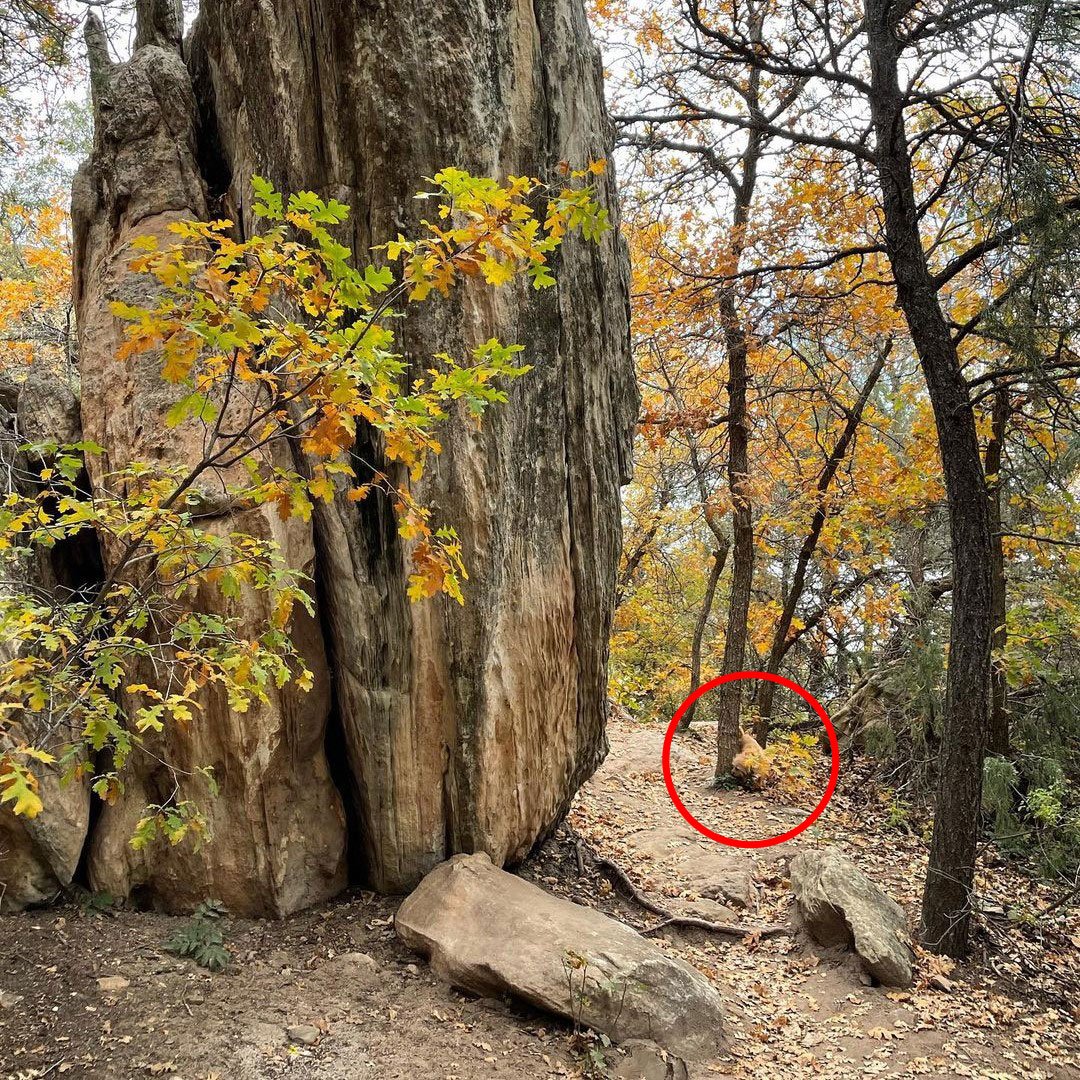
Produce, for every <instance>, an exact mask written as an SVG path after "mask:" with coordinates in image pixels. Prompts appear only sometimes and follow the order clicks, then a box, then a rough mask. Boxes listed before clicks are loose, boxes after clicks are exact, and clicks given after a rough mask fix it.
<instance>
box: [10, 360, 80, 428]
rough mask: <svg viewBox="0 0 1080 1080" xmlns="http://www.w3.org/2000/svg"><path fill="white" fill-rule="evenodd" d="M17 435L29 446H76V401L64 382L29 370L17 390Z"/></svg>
mask: <svg viewBox="0 0 1080 1080" xmlns="http://www.w3.org/2000/svg"><path fill="white" fill-rule="evenodd" d="M16 415H17V417H18V421H19V434H20V435H21V436H22V438H23V440H24V441H25V442H28V443H38V442H47V441H52V442H57V443H74V442H78V441H79V438H80V433H81V430H82V423H81V420H80V417H79V399H78V397H77V396H76V394H75V391H74V390H73V389H72V388H71V386H70V385H69V384H68V382H67V380H66V379H63V378H61V377H60V376H59V375H57V374H56V373H54V372H47V371H41V370H36V369H31V370H30V371H29V372H28V373H27V376H26V380H25V381H24V382H23V384H22V386H20V387H19V403H18V412H17V414H16Z"/></svg>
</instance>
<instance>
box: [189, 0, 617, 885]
mask: <svg viewBox="0 0 1080 1080" xmlns="http://www.w3.org/2000/svg"><path fill="white" fill-rule="evenodd" d="M190 64H191V66H192V69H193V71H194V72H195V74H196V87H197V90H198V96H199V103H200V108H201V116H202V122H203V124H204V129H203V146H204V147H205V148H207V152H208V153H209V152H210V151H211V149H212V151H213V153H214V154H215V155H216V157H217V162H218V168H217V172H216V173H215V175H214V178H213V179H214V182H215V183H216V184H217V191H216V194H218V196H219V197H220V198H221V199H222V202H223V205H224V206H225V207H226V208H227V210H228V213H229V215H230V216H234V217H236V218H237V219H239V220H240V221H241V222H242V224H243V227H244V228H245V229H251V228H254V227H255V222H254V221H253V219H252V217H251V210H250V200H249V197H248V185H249V183H250V178H251V175H252V174H253V173H255V172H259V173H261V174H264V175H268V176H269V177H270V179H272V180H273V181H275V183H276V184H277V185H278V186H279V187H281V188H283V189H286V190H297V189H306V188H312V189H314V190H316V191H318V192H320V193H321V194H324V195H327V196H334V197H336V198H338V199H341V200H343V201H344V202H347V203H348V204H349V205H350V206H351V207H352V208H353V216H352V219H351V221H352V235H351V237H350V242H351V246H352V248H353V250H354V252H355V253H356V257H357V258H358V259H366V258H368V257H369V249H370V247H371V246H372V245H373V244H378V243H382V242H384V241H385V240H386V239H387V238H388V237H392V236H394V235H396V234H397V233H398V232H403V233H405V234H406V235H407V234H409V233H410V232H413V231H414V230H415V229H416V228H417V226H418V219H419V218H420V217H421V216H422V212H423V204H422V203H417V201H416V200H415V199H414V198H413V195H414V193H415V192H416V191H417V189H418V188H420V187H423V185H424V180H423V178H424V177H426V176H431V175H433V173H434V172H435V171H436V170H438V169H439V168H441V167H443V166H445V165H448V164H453V165H456V166H460V167H464V168H467V169H470V170H472V171H473V172H475V173H478V174H483V175H492V176H500V177H501V176H506V175H508V174H522V173H524V174H533V175H540V176H545V177H549V176H551V175H552V174H553V172H554V170H555V167H556V165H557V164H558V163H559V162H560V161H564V160H565V161H570V162H574V163H581V164H583V163H585V162H587V161H589V160H590V159H594V158H599V157H605V156H606V155H607V153H608V152H609V150H610V146H611V133H610V130H609V126H608V122H607V119H606V117H605V114H604V111H603V102H602V86H601V74H600V66H599V57H598V55H597V52H596V50H595V48H594V47H593V45H592V43H591V41H590V39H589V31H588V28H587V25H586V22H585V17H584V12H583V8H582V4H581V0H545V2H544V3H532V2H531V0H513V2H510V3H507V2H506V0H446V2H443V3H439V4H437V5H432V4H430V3H426V2H421V0H394V2H389V0H335V2H331V3H330V4H329V5H324V6H323V7H322V8H319V9H315V8H312V7H311V6H310V5H309V4H307V3H297V2H295V0H284V2H283V3H280V4H277V5H274V6H267V5H258V4H255V3H253V2H251V0H209V2H207V3H205V4H204V5H203V6H202V9H201V14H200V17H199V21H198V22H197V24H196V26H195V28H194V31H193V34H192V40H191V47H190ZM603 185H604V191H603V197H604V200H605V202H606V203H607V205H608V206H610V207H612V208H614V204H615V196H614V189H613V185H612V182H611V180H610V178H605V180H604V182H603ZM556 273H557V276H558V280H559V284H558V288H557V289H552V290H550V291H548V292H546V293H536V292H535V291H533V290H531V289H530V288H529V287H528V285H527V284H526V283H522V284H520V285H511V286H507V287H505V288H503V289H500V290H493V289H491V288H490V287H489V286H487V285H485V284H483V283H482V282H481V283H477V284H475V285H473V284H469V285H468V286H466V287H464V288H462V289H461V291H460V292H458V293H457V294H456V295H455V296H454V297H453V298H452V300H451V301H449V302H447V303H433V304H426V305H421V306H418V307H415V308H413V309H411V310H410V312H409V314H408V317H407V319H406V320H405V325H404V327H403V331H402V341H401V344H402V346H403V348H404V351H405V353H406V354H407V356H408V357H409V358H410V359H411V360H412V361H413V363H414V364H415V365H416V369H417V370H423V369H424V368H426V367H427V366H428V361H429V359H430V356H431V354H432V353H433V352H435V351H440V350H442V351H446V352H449V353H450V354H452V355H456V356H462V355H466V354H467V352H468V350H469V349H470V348H471V347H472V346H474V345H476V344H478V343H479V342H482V341H485V340H487V339H488V338H489V337H491V336H492V335H497V336H499V337H500V339H501V340H503V341H507V342H511V341H513V342H520V343H522V344H524V345H525V347H526V352H525V354H524V360H525V362H527V363H530V364H532V365H533V371H532V372H530V374H529V375H528V376H527V377H526V378H524V379H522V380H519V381H518V382H517V383H515V385H514V386H513V388H512V390H511V398H510V401H509V403H508V404H507V405H506V406H504V407H501V408H500V409H498V410H497V411H496V412H495V413H493V414H492V415H491V417H490V419H489V420H487V421H485V424H484V426H483V428H482V429H481V430H476V429H475V427H474V426H472V425H471V424H469V423H467V422H460V423H455V424H454V425H453V427H452V428H451V430H449V431H448V432H446V433H445V437H444V438H443V439H442V442H443V444H444V452H443V454H442V455H441V457H440V458H439V460H438V461H437V462H436V463H435V464H434V466H433V467H432V468H431V469H430V470H429V472H428V474H427V476H426V477H425V479H424V480H423V481H422V482H421V483H420V484H419V485H418V486H417V488H416V494H417V496H418V497H419V498H420V499H421V500H422V501H426V502H428V503H429V504H431V505H434V506H437V507H438V509H439V514H440V519H441V520H445V521H448V522H451V523H453V524H454V525H455V527H456V528H457V530H458V532H459V534H460V535H461V538H462V541H463V544H464V551H465V555H466V559H467V562H468V566H469V574H470V580H469V583H468V589H467V602H466V604H465V605H464V607H458V606H457V605H456V604H454V603H452V602H448V601H445V600H436V601H433V602H430V603H426V604H420V605H411V604H410V603H409V602H408V601H407V599H406V598H405V585H404V582H405V577H406V575H407V572H408V567H407V565H406V560H405V555H404V552H403V551H402V548H401V545H400V543H399V541H398V538H397V536H396V534H395V529H394V524H393V521H392V515H391V514H390V512H389V509H388V507H387V506H386V505H385V504H384V503H381V502H380V501H378V500H377V499H374V498H373V499H371V500H368V501H365V502H364V503H361V504H358V505H354V504H348V503H341V502H339V503H337V504H335V505H333V506H331V507H329V508H319V509H318V511H317V512H318V530H317V541H318V549H319V560H320V571H319V577H320V583H321V589H322V596H323V600H324V619H325V627H326V636H327V644H328V647H329V650H330V655H331V658H332V663H333V665H334V667H335V676H336V683H335V686H336V690H337V706H338V711H339V714H340V719H341V726H342V732H343V736H344V745H345V748H346V752H347V754H348V761H349V767H350V770H349V771H350V773H351V775H352V777H353V778H355V779H354V782H353V783H352V784H351V791H350V797H351V801H352V803H353V808H354V811H355V815H354V816H355V819H356V820H357V821H358V822H359V823H360V829H359V833H360V835H359V836H358V840H359V844H358V846H359V848H360V854H361V857H362V863H363V866H364V868H365V873H366V874H367V875H369V876H370V878H371V880H372V881H373V882H374V884H375V885H376V886H377V887H378V888H380V889H383V890H386V891H404V890H407V889H408V888H410V887H412V886H413V885H415V884H416V882H417V881H418V880H419V879H420V877H421V876H422V875H423V874H424V873H425V872H426V871H427V870H429V869H430V868H431V867H432V866H434V865H435V864H436V863H438V862H439V861H440V860H442V859H444V858H446V857H447V856H448V855H450V854H452V853H453V852H455V851H476V850H483V851H487V852H488V853H489V854H490V855H491V856H492V858H493V859H495V860H496V862H500V863H501V862H504V861H507V862H513V861H515V860H517V859H519V858H521V857H522V856H523V855H524V854H525V853H526V852H527V851H528V849H529V848H530V847H531V846H532V844H533V843H534V842H535V841H536V839H537V837H538V836H540V835H542V834H543V833H544V832H545V831H546V830H548V829H549V828H550V827H551V826H552V824H553V823H554V822H555V821H556V820H557V819H558V818H559V817H560V816H561V814H562V813H563V812H564V811H565V809H566V806H567V804H568V801H569V799H570V798H571V796H572V794H573V793H574V791H576V789H577V788H578V786H579V785H580V784H581V783H582V781H583V780H584V779H585V778H586V777H588V776H589V775H590V774H591V773H592V771H593V769H594V768H595V767H596V765H597V764H598V763H599V761H600V759H601V757H602V755H603V753H604V750H605V744H604V735H603V729H604V710H605V696H606V686H605V669H606V659H607V640H608V632H609V623H610V617H611V611H612V606H613V582H614V573H615V566H616V561H617V557H618V551H619V545H620V529H619V508H618V489H619V484H620V481H622V480H625V479H627V477H628V469H629V443H630V436H629V429H630V425H631V423H632V422H633V418H634V415H635V412H636V394H635V391H634V389H633V381H632V372H631V368H630V364H629V354H628V348H627V291H626V280H625V260H624V257H623V252H622V249H621V242H620V240H619V238H618V235H617V234H611V235H609V236H608V237H607V238H606V239H605V240H604V242H603V243H602V244H600V245H592V244H588V243H585V242H584V241H581V240H580V239H573V240H572V241H571V242H570V243H568V244H567V245H566V247H565V249H564V250H563V251H562V252H561V254H560V258H559V261H558V264H557V266H556ZM359 450H360V451H361V452H362V455H363V456H364V457H365V458H366V459H368V460H371V461H373V462H374V463H375V464H376V465H377V466H381V465H382V464H383V463H382V461H381V453H380V448H379V446H378V443H377V440H370V439H368V440H362V441H361V446H360V447H359Z"/></svg>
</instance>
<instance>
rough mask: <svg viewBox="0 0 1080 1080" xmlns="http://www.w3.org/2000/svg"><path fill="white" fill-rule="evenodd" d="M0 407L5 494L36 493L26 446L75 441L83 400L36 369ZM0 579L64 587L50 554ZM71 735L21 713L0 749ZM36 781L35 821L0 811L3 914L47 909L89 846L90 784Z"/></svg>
mask: <svg viewBox="0 0 1080 1080" xmlns="http://www.w3.org/2000/svg"><path fill="white" fill-rule="evenodd" d="M2 401H3V404H0V493H5V494H6V492H7V491H9V490H14V489H16V488H19V489H23V490H25V489H27V488H30V489H32V487H33V477H32V466H31V463H30V462H29V461H28V460H27V457H26V455H25V454H23V453H21V452H20V451H19V449H18V448H19V446H20V445H21V444H23V443H25V442H29V441H44V440H55V441H56V442H71V441H77V440H78V438H79V428H78V400H77V398H76V397H75V395H74V392H73V391H72V390H71V388H70V387H69V386H68V385H67V384H66V382H65V381H64V380H63V379H61V378H60V377H59V376H57V375H53V374H48V373H45V372H40V371H37V370H35V369H31V370H30V371H29V372H28V373H27V377H26V379H25V380H24V381H23V382H22V383H19V384H14V383H13V384H11V391H10V393H8V394H5V395H3V398H2ZM5 406H7V407H5ZM72 406H74V408H73V407H72ZM9 409H10V411H9ZM28 428H29V429H31V430H28ZM75 552H76V549H75V545H72V544H69V545H68V554H69V555H70V556H71V561H72V562H74V561H76V554H75ZM0 576H2V577H3V578H5V579H8V578H11V579H12V580H15V579H17V578H19V579H22V580H24V581H27V582H29V583H32V584H33V585H34V586H35V587H37V588H40V589H43V590H45V591H46V592H49V593H53V594H54V595H55V593H56V590H57V589H58V588H63V587H65V585H64V584H63V583H61V582H58V581H57V580H56V575H55V573H54V569H53V560H52V558H51V557H49V556H43V557H41V558H37V559H33V558H19V559H14V558H12V557H10V556H8V557H5V560H4V562H3V565H2V567H0ZM0 587H4V586H0ZM14 655H15V654H14V653H13V651H12V647H11V645H10V644H9V643H8V642H0V661H6V660H9V659H12V658H13V657H14ZM73 734H74V733H73V732H72V731H71V729H70V726H69V725H67V724H62V723H58V722H50V718H49V717H47V716H45V715H39V714H34V713H21V714H18V715H15V716H9V717H7V718H6V722H5V723H4V724H3V725H2V726H0V749H2V748H4V747H5V746H6V747H14V746H18V745H20V744H22V743H29V744H31V745H36V746H43V747H45V748H47V749H49V750H51V751H52V752H53V754H54V755H58V754H59V752H60V751H61V750H62V749H63V747H64V746H65V745H66V744H67V743H68V742H69V741H70V740H71V739H72V737H73ZM34 775H35V776H36V777H37V779H38V782H39V784H40V792H39V793H40V795H41V798H42V801H43V803H44V809H43V810H42V811H41V813H40V814H38V815H37V817H34V818H27V817H15V815H14V814H13V813H12V812H11V810H10V806H5V807H3V808H0V912H7V911H19V910H21V909H22V908H24V907H26V906H27V905H29V904H39V903H43V902H45V901H47V900H50V899H52V898H53V897H55V896H56V895H57V894H58V893H60V892H61V890H62V889H63V888H64V887H65V886H67V885H70V884H71V880H72V877H73V876H74V874H75V870H76V868H77V867H78V865H79V858H80V856H81V854H82V849H83V844H84V843H85V840H86V833H87V826H88V823H89V817H90V798H89V791H88V789H87V786H86V784H84V783H71V784H61V783H60V779H61V770H60V768H59V767H58V766H56V765H46V764H41V763H36V764H35V765H34Z"/></svg>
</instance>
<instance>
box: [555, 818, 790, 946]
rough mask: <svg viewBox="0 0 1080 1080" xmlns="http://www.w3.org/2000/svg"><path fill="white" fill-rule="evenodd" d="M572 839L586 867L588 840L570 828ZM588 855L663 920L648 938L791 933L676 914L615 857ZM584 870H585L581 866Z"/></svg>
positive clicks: (760, 936)
mask: <svg viewBox="0 0 1080 1080" xmlns="http://www.w3.org/2000/svg"><path fill="white" fill-rule="evenodd" d="M569 833H570V839H571V841H572V842H573V845H574V852H575V855H576V857H577V860H578V866H579V868H583V867H584V857H583V854H582V853H583V851H584V850H586V845H585V842H584V841H583V840H582V839H581V837H580V836H578V835H577V833H575V832H574V831H573V830H572V829H570V830H569ZM589 854H590V855H591V856H592V858H593V862H594V864H595V866H596V868H597V869H598V870H599V871H600V872H601V873H603V874H606V875H607V876H608V877H609V878H610V879H611V880H612V881H613V882H615V883H616V884H618V885H619V886H621V887H622V889H623V891H624V892H625V893H626V894H627V895H628V896H629V897H630V899H631V900H633V901H634V903H636V904H637V905H639V906H640V907H643V908H644V909H645V910H646V911H648V912H651V913H652V914H653V915H659V916H660V918H661V920H662V922H658V923H656V925H655V926H649V927H646V928H645V929H644V930H642V931H640V933H641V934H642V935H643V936H645V937H648V936H649V935H650V934H658V933H659V932H660V931H661V930H667V929H679V928H683V929H692V930H706V931H708V932H709V933H713V934H720V935H723V936H724V937H737V938H747V937H751V938H756V939H759V940H760V939H763V938H770V937H782V936H785V935H788V934H790V933H791V928H790V927H787V926H750V925H747V926H739V925H736V924H734V923H716V922H710V921H709V920H708V919H698V918H695V917H693V916H690V915H676V914H674V913H673V912H671V911H668V909H667V908H665V907H662V906H661V905H660V904H657V903H656V902H655V901H653V900H650V899H649V897H648V896H646V895H645V894H644V893H643V892H642V891H641V890H640V889H639V888H638V887H637V886H636V885H635V884H634V883H633V882H632V881H631V880H630V878H629V877H628V876H627V873H626V871H625V870H623V868H622V867H621V866H619V864H618V863H617V862H614V861H613V860H612V859H606V858H601V857H600V856H598V855H597V854H596V853H595V852H592V851H590V852H589ZM582 872H584V871H583V869H582Z"/></svg>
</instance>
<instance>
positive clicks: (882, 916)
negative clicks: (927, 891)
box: [791, 847, 912, 986]
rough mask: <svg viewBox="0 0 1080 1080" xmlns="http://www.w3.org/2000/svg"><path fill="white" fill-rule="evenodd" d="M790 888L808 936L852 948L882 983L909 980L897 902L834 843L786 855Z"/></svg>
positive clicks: (901, 914)
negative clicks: (794, 854) (788, 856)
mask: <svg viewBox="0 0 1080 1080" xmlns="http://www.w3.org/2000/svg"><path fill="white" fill-rule="evenodd" d="M791 889H792V892H793V893H794V894H795V902H796V904H797V906H798V912H799V916H800V917H801V919H802V921H803V923H804V924H805V926H806V928H807V930H809V932H810V934H811V936H812V937H813V938H814V940H815V941H817V942H818V944H820V945H824V946H826V947H827V948H832V947H835V946H841V947H843V948H847V949H854V951H855V952H856V953H857V954H858V956H859V959H860V960H861V961H862V963H863V966H864V967H865V968H866V970H867V972H868V973H869V974H870V975H871V976H872V977H873V978H874V979H876V980H877V981H878V982H879V983H881V984H882V985H883V986H910V985H911V977H912V970H911V958H912V951H911V946H910V944H909V940H908V934H907V925H906V921H905V919H904V911H903V908H901V907H900V905H899V904H897V903H896V901H895V900H892V899H891V898H890V897H888V896H886V895H885V894H884V893H883V892H882V891H881V890H880V889H879V888H878V887H877V886H876V885H875V884H874V883H873V882H872V881H871V880H870V879H869V878H868V877H867V876H866V875H865V874H864V873H863V872H862V871H861V870H860V869H859V868H858V867H857V866H856V865H855V864H854V863H853V862H852V861H851V860H850V859H849V858H847V857H846V856H845V855H843V854H842V853H841V852H840V851H839V850H838V849H836V848H832V847H830V848H825V849H824V850H822V851H807V852H803V853H801V854H799V855H796V856H795V858H794V859H792V860H791Z"/></svg>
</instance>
